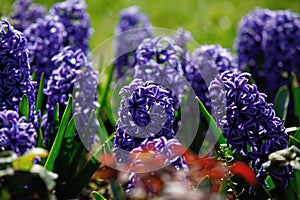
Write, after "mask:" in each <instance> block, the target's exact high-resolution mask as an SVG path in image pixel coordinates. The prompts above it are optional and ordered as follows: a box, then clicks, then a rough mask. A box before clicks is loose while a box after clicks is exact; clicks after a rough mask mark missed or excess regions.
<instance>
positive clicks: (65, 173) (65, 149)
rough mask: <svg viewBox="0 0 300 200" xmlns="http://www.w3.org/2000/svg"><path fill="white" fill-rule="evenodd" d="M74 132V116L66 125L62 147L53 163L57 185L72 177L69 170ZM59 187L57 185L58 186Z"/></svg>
mask: <svg viewBox="0 0 300 200" xmlns="http://www.w3.org/2000/svg"><path fill="white" fill-rule="evenodd" d="M75 131H76V125H75V116H73V117H72V118H71V120H70V121H69V123H68V126H67V129H66V132H65V134H64V137H63V141H62V147H61V150H60V153H59V156H58V157H57V160H56V162H55V169H54V171H55V172H56V173H57V174H59V178H58V183H64V182H66V180H67V179H68V178H69V177H70V176H72V174H73V171H71V170H70V159H71V155H72V151H73V146H74V145H73V142H74V134H75ZM58 185H59V184H58Z"/></svg>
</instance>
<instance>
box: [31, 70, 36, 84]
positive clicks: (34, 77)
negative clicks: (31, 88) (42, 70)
mask: <svg viewBox="0 0 300 200" xmlns="http://www.w3.org/2000/svg"><path fill="white" fill-rule="evenodd" d="M31 80H33V81H36V70H34V71H33V72H32V75H31Z"/></svg>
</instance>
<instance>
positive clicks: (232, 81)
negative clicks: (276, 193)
mask: <svg viewBox="0 0 300 200" xmlns="http://www.w3.org/2000/svg"><path fill="white" fill-rule="evenodd" d="M249 76H250V74H248V73H236V72H229V71H226V72H223V73H222V74H221V75H219V76H218V77H217V78H216V79H215V80H213V81H212V82H211V85H210V88H209V89H210V94H211V99H212V108H213V109H212V110H213V112H212V113H213V115H214V117H216V120H217V124H218V126H219V127H220V128H222V131H223V135H224V137H225V138H226V139H227V143H228V144H230V145H231V147H232V149H233V150H234V151H235V152H236V153H239V154H241V155H242V156H243V158H244V159H245V160H246V161H248V162H251V164H252V166H253V168H254V170H255V172H256V174H257V177H258V179H259V181H260V182H261V183H262V184H264V183H265V182H264V181H265V179H266V177H267V175H268V173H267V172H266V171H264V170H263V168H262V164H263V163H264V162H266V161H268V155H269V154H270V153H272V152H275V151H277V150H280V149H285V148H287V147H288V141H287V139H286V137H287V133H286V131H285V128H284V126H283V124H282V121H281V120H280V119H279V118H278V117H276V116H275V111H274V109H273V107H272V104H268V103H267V102H266V100H265V99H266V95H265V94H263V93H260V92H259V91H258V90H257V87H256V85H255V84H254V85H251V84H249V83H248V77H249ZM269 174H270V176H271V177H272V179H273V180H275V181H276V182H279V183H280V184H281V187H282V188H286V187H287V186H288V184H289V180H290V179H291V178H292V169H291V167H290V166H286V167H284V168H283V169H282V170H278V171H270V172H269Z"/></svg>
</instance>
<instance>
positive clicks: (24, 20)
mask: <svg viewBox="0 0 300 200" xmlns="http://www.w3.org/2000/svg"><path fill="white" fill-rule="evenodd" d="M13 8H14V11H13V13H12V14H11V16H10V18H11V19H12V20H13V26H14V27H15V29H17V30H19V31H21V32H23V31H24V30H25V29H26V28H27V27H28V26H30V25H31V24H33V23H35V22H36V20H37V19H40V18H43V17H44V16H45V15H46V8H45V7H44V6H42V5H39V4H35V3H32V0H17V1H16V2H15V3H14V5H13Z"/></svg>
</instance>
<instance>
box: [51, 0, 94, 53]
mask: <svg viewBox="0 0 300 200" xmlns="http://www.w3.org/2000/svg"><path fill="white" fill-rule="evenodd" d="M86 9H87V5H86V3H85V1H84V0H65V1H63V2H58V3H56V4H54V5H53V6H52V7H51V9H50V11H49V14H50V15H53V16H54V17H56V18H58V21H59V22H61V23H62V24H63V25H64V26H65V31H66V32H67V38H66V41H65V43H64V46H76V47H78V48H81V49H82V50H83V52H84V53H85V54H87V53H88V51H89V38H90V36H91V33H92V29H91V21H90V17H89V15H88V13H87V12H86Z"/></svg>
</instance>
